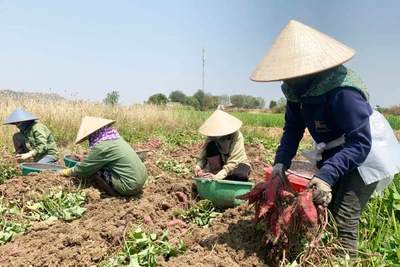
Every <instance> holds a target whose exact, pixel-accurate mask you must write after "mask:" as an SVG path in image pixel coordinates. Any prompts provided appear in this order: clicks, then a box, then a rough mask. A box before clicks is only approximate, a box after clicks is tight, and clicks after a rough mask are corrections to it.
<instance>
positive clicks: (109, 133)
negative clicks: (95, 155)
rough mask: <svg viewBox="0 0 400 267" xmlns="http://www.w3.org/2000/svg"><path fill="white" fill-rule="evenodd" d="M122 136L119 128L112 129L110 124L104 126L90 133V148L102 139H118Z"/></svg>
mask: <svg viewBox="0 0 400 267" xmlns="http://www.w3.org/2000/svg"><path fill="white" fill-rule="evenodd" d="M120 137H121V136H120V135H119V133H118V132H117V130H114V129H111V128H109V127H108V126H104V127H103V128H100V129H99V130H97V131H95V132H94V133H92V134H91V135H89V149H90V150H91V149H92V148H93V146H94V145H95V144H97V143H98V142H100V141H105V140H116V139H119V138H120Z"/></svg>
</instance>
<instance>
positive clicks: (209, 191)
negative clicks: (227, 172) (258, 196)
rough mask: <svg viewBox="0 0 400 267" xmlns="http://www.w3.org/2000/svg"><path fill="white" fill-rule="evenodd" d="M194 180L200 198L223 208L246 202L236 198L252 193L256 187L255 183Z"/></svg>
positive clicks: (196, 178) (197, 178)
mask: <svg viewBox="0 0 400 267" xmlns="http://www.w3.org/2000/svg"><path fill="white" fill-rule="evenodd" d="M194 180H195V181H196V188H197V193H198V194H199V195H200V198H202V199H208V200H211V201H212V202H213V203H214V204H215V205H216V206H219V207H222V208H232V207H234V206H236V205H239V204H240V203H242V202H244V200H241V199H236V198H235V197H236V196H240V195H243V194H246V193H248V192H250V190H251V188H252V187H253V186H254V183H251V182H237V181H229V180H212V179H205V178H199V177H195V178H194Z"/></svg>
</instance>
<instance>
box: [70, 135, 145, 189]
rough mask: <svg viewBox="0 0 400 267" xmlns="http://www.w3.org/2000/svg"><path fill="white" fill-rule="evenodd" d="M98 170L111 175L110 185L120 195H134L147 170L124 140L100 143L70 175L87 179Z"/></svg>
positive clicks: (141, 183)
mask: <svg viewBox="0 0 400 267" xmlns="http://www.w3.org/2000/svg"><path fill="white" fill-rule="evenodd" d="M99 170H106V171H110V172H111V173H112V185H113V187H114V189H115V190H116V191H117V192H118V193H120V194H121V195H127V196H128V195H135V194H137V193H138V192H139V191H140V189H141V188H142V187H143V185H144V183H145V181H146V179H147V170H146V167H145V165H144V164H143V162H142V161H141V160H140V159H139V157H138V156H137V154H136V152H135V151H134V150H133V149H132V147H131V146H130V145H129V144H128V143H127V142H125V140H124V139H122V138H119V139H116V140H106V141H100V142H98V143H97V144H95V145H94V146H93V148H92V150H90V152H89V155H88V156H87V157H85V158H83V159H82V161H81V162H79V163H77V164H76V165H75V166H74V167H73V168H72V170H71V175H76V176H79V177H88V176H91V175H93V174H95V173H96V172H97V171H99Z"/></svg>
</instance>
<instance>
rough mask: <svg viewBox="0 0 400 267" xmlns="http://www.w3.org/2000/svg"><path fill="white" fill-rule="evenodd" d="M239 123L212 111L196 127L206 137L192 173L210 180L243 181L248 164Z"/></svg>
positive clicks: (219, 111)
mask: <svg viewBox="0 0 400 267" xmlns="http://www.w3.org/2000/svg"><path fill="white" fill-rule="evenodd" d="M241 126H242V122H241V121H240V120H239V119H237V118H235V117H233V116H231V115H229V114H228V113H226V112H224V111H221V110H216V111H215V112H214V113H213V114H212V115H211V116H210V117H209V118H208V119H207V120H206V121H205V122H204V124H203V125H202V126H201V127H200V129H199V132H200V133H201V134H203V135H205V136H207V137H206V139H205V141H204V144H203V147H202V149H201V152H200V155H199V156H198V158H197V162H196V168H195V171H194V172H195V175H196V176H198V177H204V178H212V179H226V180H233V181H242V182H247V181H248V180H249V174H250V163H249V161H248V159H247V156H246V152H245V150H244V140H243V135H242V133H241V132H240V131H239V129H240V127H241Z"/></svg>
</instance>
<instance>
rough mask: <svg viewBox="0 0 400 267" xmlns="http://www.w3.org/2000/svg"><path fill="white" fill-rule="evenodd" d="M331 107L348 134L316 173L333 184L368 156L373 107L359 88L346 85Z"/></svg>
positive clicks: (335, 120) (341, 126) (337, 121)
mask: <svg viewBox="0 0 400 267" xmlns="http://www.w3.org/2000/svg"><path fill="white" fill-rule="evenodd" d="M330 110H331V114H332V117H333V119H334V122H335V124H336V126H337V127H338V129H339V130H340V131H342V132H343V133H344V137H345V144H344V145H343V148H342V149H341V150H340V151H339V152H338V153H336V154H335V155H334V156H333V157H331V158H329V159H327V160H326V161H325V162H324V164H323V166H322V167H321V169H320V170H318V172H317V173H316V174H315V176H316V177H318V178H320V179H322V180H324V181H325V182H327V183H328V184H329V185H330V186H332V185H334V184H335V183H336V182H337V180H338V179H339V177H342V176H344V175H345V174H347V173H349V172H350V171H352V170H354V169H355V168H357V167H358V166H360V165H362V164H363V162H364V161H365V159H366V158H367V156H368V154H369V152H370V150H371V145H372V140H371V130H370V124H369V117H370V115H371V114H372V109H371V107H370V106H369V104H368V103H366V102H365V100H364V98H363V97H362V96H361V94H360V93H359V92H358V91H356V90H354V89H351V88H344V89H343V90H340V91H339V92H338V93H337V94H336V96H335V97H334V98H333V100H332V101H331V102H330Z"/></svg>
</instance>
